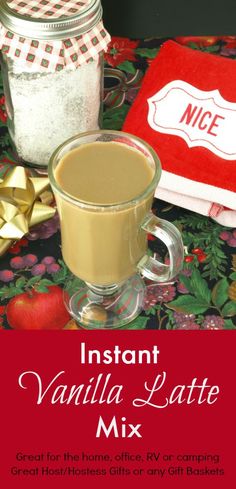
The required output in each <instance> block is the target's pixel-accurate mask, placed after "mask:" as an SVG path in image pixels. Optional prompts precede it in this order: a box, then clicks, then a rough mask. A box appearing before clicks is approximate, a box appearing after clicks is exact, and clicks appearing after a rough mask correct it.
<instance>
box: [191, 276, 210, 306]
mask: <svg viewBox="0 0 236 489" xmlns="http://www.w3.org/2000/svg"><path fill="white" fill-rule="evenodd" d="M191 287H192V291H193V293H194V295H195V296H196V297H197V298H198V299H200V301H203V302H205V303H208V304H209V305H210V302H211V291H210V290H209V289H208V284H207V281H206V280H204V279H203V278H202V276H201V273H200V272H199V270H197V269H194V270H193V273H192V276H191Z"/></svg>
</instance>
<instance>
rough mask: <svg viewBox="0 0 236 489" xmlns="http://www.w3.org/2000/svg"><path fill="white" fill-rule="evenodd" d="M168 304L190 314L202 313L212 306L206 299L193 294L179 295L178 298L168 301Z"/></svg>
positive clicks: (175, 309) (178, 310)
mask: <svg viewBox="0 0 236 489" xmlns="http://www.w3.org/2000/svg"><path fill="white" fill-rule="evenodd" d="M166 306H167V307H169V308H170V309H174V311H177V312H184V313H189V314H191V313H192V314H201V313H203V312H205V311H206V310H207V309H208V308H209V307H210V306H209V304H208V303H207V302H206V301H204V299H202V300H201V299H199V298H198V297H193V296H192V295H184V296H181V297H178V298H177V299H176V300H174V301H172V302H168V304H166Z"/></svg>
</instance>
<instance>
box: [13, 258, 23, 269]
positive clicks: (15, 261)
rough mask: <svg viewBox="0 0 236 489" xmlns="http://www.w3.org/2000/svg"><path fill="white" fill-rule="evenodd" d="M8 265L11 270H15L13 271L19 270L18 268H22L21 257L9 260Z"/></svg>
mask: <svg viewBox="0 0 236 489" xmlns="http://www.w3.org/2000/svg"><path fill="white" fill-rule="evenodd" d="M10 265H11V267H12V268H15V270H19V269H20V268H23V266H24V260H23V258H22V257H21V256H15V258H12V259H11V260H10Z"/></svg>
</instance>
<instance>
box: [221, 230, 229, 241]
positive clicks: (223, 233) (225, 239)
mask: <svg viewBox="0 0 236 489" xmlns="http://www.w3.org/2000/svg"><path fill="white" fill-rule="evenodd" d="M220 238H221V239H223V241H227V239H230V238H231V233H230V232H229V231H222V232H221V233H220Z"/></svg>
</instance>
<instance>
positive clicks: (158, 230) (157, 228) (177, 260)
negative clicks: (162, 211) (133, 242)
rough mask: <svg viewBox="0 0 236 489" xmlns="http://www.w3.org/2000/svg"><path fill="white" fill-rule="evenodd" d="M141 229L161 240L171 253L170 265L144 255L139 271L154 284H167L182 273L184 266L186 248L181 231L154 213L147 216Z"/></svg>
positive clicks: (139, 264)
mask: <svg viewBox="0 0 236 489" xmlns="http://www.w3.org/2000/svg"><path fill="white" fill-rule="evenodd" d="M141 228H142V229H143V230H144V231H145V232H146V233H150V234H152V235H153V236H155V237H156V238H159V239H160V240H161V241H162V242H163V243H164V244H165V245H166V247H167V250H168V252H169V260H170V263H169V265H166V264H165V263H161V262H159V261H158V260H156V259H155V258H153V257H151V256H148V255H144V256H143V258H141V260H140V262H139V263H138V270H139V271H140V272H141V273H142V275H144V276H145V277H147V278H148V279H150V280H153V281H154V282H166V281H167V280H170V279H172V278H173V277H175V275H177V273H179V272H180V270H181V268H182V265H183V258H184V247H183V242H182V238H181V234H180V232H179V230H178V229H177V228H176V226H174V224H172V223H171V222H168V221H166V220H164V219H159V218H158V217H156V216H155V215H154V214H153V213H152V212H151V213H150V214H148V215H147V217H146V219H145V221H144V222H143V224H142V225H141Z"/></svg>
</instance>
